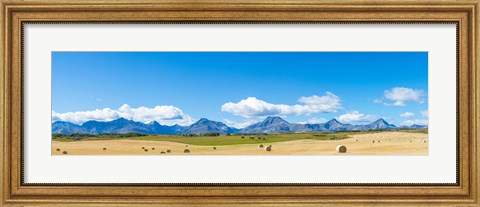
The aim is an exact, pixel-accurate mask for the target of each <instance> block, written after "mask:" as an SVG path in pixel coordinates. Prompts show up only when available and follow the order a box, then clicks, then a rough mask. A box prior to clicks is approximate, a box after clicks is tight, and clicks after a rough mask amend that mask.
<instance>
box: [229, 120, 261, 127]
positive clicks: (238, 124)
mask: <svg viewBox="0 0 480 207" xmlns="http://www.w3.org/2000/svg"><path fill="white" fill-rule="evenodd" d="M258 122H259V121H258V120H245V121H243V122H236V121H232V120H229V119H223V123H225V124H226V125H227V126H229V127H235V128H237V129H242V128H245V127H247V126H250V125H252V124H255V123H258Z"/></svg>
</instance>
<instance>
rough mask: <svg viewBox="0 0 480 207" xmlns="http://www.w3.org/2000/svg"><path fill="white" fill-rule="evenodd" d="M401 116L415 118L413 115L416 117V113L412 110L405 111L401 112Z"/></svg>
mask: <svg viewBox="0 0 480 207" xmlns="http://www.w3.org/2000/svg"><path fill="white" fill-rule="evenodd" d="M400 117H402V118H413V117H415V114H414V113H412V112H405V113H403V114H400Z"/></svg>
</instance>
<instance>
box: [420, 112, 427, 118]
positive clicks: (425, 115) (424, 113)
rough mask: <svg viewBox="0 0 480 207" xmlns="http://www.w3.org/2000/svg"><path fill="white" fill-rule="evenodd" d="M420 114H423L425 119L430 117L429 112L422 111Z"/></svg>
mask: <svg viewBox="0 0 480 207" xmlns="http://www.w3.org/2000/svg"><path fill="white" fill-rule="evenodd" d="M420 114H422V116H423V117H428V110H425V111H420Z"/></svg>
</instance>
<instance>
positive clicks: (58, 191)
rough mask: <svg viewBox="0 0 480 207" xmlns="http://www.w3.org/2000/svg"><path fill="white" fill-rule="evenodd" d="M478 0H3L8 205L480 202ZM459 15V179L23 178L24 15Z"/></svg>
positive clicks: (305, 18) (1, 93) (306, 18)
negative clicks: (198, 181)
mask: <svg viewBox="0 0 480 207" xmlns="http://www.w3.org/2000/svg"><path fill="white" fill-rule="evenodd" d="M479 5H480V4H479V1H478V0H458V1H454V0H451V1H450V0H433V1H429V0H415V1H414V0H407V1H400V0H384V1H378V0H344V1H335V0H323V1H319V0H312V1H304V0H298V1H297V0H279V1H269V0H259V1H255V2H253V1H247V0H231V1H225V2H222V1H218V0H201V1H183V0H178V1H168V0H159V1H153V0H139V1H135V0H118V1H114V0H83V1H82V0H50V1H47V0H23V1H22V0H1V18H2V21H1V34H2V44H1V47H2V48H1V50H0V51H1V54H2V60H3V62H2V64H1V66H0V67H1V69H0V77H1V90H0V100H1V103H0V105H1V110H0V117H1V122H0V126H1V127H0V128H1V132H2V134H1V142H2V148H0V150H1V151H0V155H1V164H2V165H1V167H2V170H1V179H0V180H1V181H0V182H1V184H2V188H1V195H0V196H1V202H0V205H1V206H3V205H5V206H10V205H11V206H31V205H43V206H52V205H58V206H66V205H73V206H104V205H106V206H140V205H143V206H153V205H168V206H185V205H188V204H192V205H216V204H226V205H229V206H235V205H253V206H273V205H275V206H276V205H283V206H300V205H303V206H318V205H325V206H334V205H343V206H346V205H355V206H357V205H358V206H362V205H388V206H405V205H408V206H411V205H413V206H427V205H428V206H439V205H441V206H479V205H480V203H479V200H480V197H479V195H480V193H479V182H478V177H479V175H480V174H479V172H480V171H479V169H478V163H477V162H478V158H479V155H480V154H479V148H478V141H479V137H478V128H479V125H480V122H479V118H480V114H479V113H478V111H479V101H480V99H479V97H480V96H479V92H478V83H479V79H478V78H479V75H480V72H479V70H478V65H479V58H478V51H479V45H480V44H479V43H478V37H479V30H478V27H479V17H480V15H479V14H480V13H479V9H480V8H479ZM152 21H181V22H189V23H195V22H197V23H198V22H204V21H220V22H232V21H250V22H252V21H253V22H256V21H264V22H271V21H283V22H354V23H361V22H387V23H388V22H404V23H408V22H454V23H456V24H457V25H458V54H457V55H458V83H457V84H458V106H457V107H458V120H457V122H458V136H459V137H458V145H459V146H458V149H459V153H458V155H459V159H458V168H459V173H458V183H457V184H456V185H416V184H411V185H393V184H392V185H388V184H383V185H228V184H227V185H219V184H217V185H215V184H214V185H195V184H191V185H140V184H138V185H108V184H107V185H102V184H96V185H26V184H23V183H22V180H23V179H22V147H21V146H22V133H23V132H22V119H23V111H22V105H23V103H22V94H23V92H22V90H23V86H22V25H23V23H25V22H43V23H48V22H116V23H122V22H152Z"/></svg>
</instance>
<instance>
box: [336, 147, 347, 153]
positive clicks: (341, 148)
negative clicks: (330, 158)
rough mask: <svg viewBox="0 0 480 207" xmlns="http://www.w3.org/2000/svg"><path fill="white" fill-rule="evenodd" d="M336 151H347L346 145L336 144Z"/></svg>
mask: <svg viewBox="0 0 480 207" xmlns="http://www.w3.org/2000/svg"><path fill="white" fill-rule="evenodd" d="M337 152H338V153H345V152H347V147H345V146H343V145H338V146H337Z"/></svg>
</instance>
